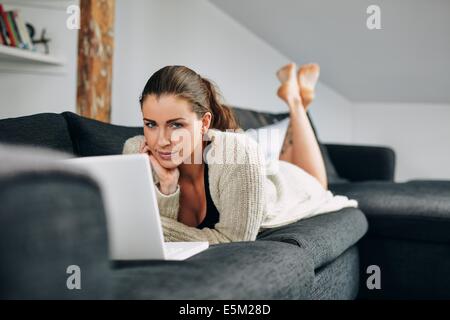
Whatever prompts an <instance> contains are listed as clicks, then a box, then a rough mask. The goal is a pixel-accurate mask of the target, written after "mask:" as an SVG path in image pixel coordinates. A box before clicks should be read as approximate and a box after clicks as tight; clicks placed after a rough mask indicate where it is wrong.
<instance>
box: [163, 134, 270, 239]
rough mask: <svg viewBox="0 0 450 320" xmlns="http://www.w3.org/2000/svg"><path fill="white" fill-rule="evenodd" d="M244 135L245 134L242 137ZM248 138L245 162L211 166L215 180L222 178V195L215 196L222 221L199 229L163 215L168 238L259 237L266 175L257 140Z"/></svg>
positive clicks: (219, 186) (220, 184)
mask: <svg viewBox="0 0 450 320" xmlns="http://www.w3.org/2000/svg"><path fill="white" fill-rule="evenodd" d="M240 135H241V134H240ZM243 138H244V135H243V134H242V135H241V137H240V138H239V139H243ZM245 139H246V140H248V142H247V143H248V147H246V156H245V161H244V163H241V164H238V163H237V164H236V163H235V164H212V163H211V164H209V165H208V166H209V168H210V178H211V181H218V185H217V190H218V193H219V194H217V195H216V197H215V198H216V201H217V209H218V210H219V212H220V220H219V222H218V223H217V224H216V225H215V227H214V229H209V228H203V229H197V228H194V227H189V226H187V225H185V224H183V223H181V222H178V221H176V220H175V219H171V218H168V217H161V221H162V225H163V230H164V237H165V240H166V241H208V242H209V243H210V244H216V243H223V242H232V241H253V240H255V239H256V236H257V235H258V231H259V228H260V226H261V223H262V220H263V217H264V213H265V208H266V206H265V205H266V204H265V198H264V194H265V190H264V179H265V175H264V172H263V170H264V168H263V164H262V163H261V154H260V153H259V152H258V149H257V148H258V147H257V144H256V142H254V141H250V139H248V138H245ZM238 150H239V148H238ZM241 150H242V149H241ZM213 192H214V190H213ZM213 200H214V197H213Z"/></svg>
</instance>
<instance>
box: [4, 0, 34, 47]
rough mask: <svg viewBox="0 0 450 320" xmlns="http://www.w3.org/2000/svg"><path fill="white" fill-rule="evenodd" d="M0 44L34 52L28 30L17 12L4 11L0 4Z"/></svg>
mask: <svg viewBox="0 0 450 320" xmlns="http://www.w3.org/2000/svg"><path fill="white" fill-rule="evenodd" d="M0 44H2V45H5V46H10V47H15V48H20V49H24V50H30V51H35V48H34V45H33V42H32V40H31V37H30V34H29V32H28V28H27V26H26V24H25V22H24V20H23V19H22V17H21V15H20V12H19V11H18V10H9V11H5V9H4V7H3V5H2V4H1V3H0Z"/></svg>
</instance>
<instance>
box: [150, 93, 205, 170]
mask: <svg viewBox="0 0 450 320" xmlns="http://www.w3.org/2000/svg"><path fill="white" fill-rule="evenodd" d="M142 115H143V119H144V135H145V140H146V141H147V145H148V147H149V149H150V151H151V153H152V154H153V155H154V156H155V157H156V159H157V160H158V161H159V163H160V164H161V165H162V166H163V167H165V168H167V169H170V168H175V167H178V166H179V165H180V164H182V163H201V159H202V141H203V138H202V127H203V128H204V130H205V132H206V130H208V128H209V125H210V123H211V113H209V112H207V113H206V114H205V115H203V117H202V119H198V117H197V115H196V114H195V113H194V112H193V111H192V106H191V105H190V103H189V102H188V101H187V100H186V99H183V98H179V97H176V96H175V95H161V96H160V97H159V99H156V96H155V95H149V96H147V97H146V98H145V99H144V102H143V104H142ZM199 161H200V162H199Z"/></svg>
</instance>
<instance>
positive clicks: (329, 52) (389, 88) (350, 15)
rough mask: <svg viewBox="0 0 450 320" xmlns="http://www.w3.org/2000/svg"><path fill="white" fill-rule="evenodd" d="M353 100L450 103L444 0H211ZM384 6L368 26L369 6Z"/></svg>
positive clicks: (449, 26) (448, 15)
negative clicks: (376, 22)
mask: <svg viewBox="0 0 450 320" xmlns="http://www.w3.org/2000/svg"><path fill="white" fill-rule="evenodd" d="M210 2H211V3H213V4H214V5H215V6H216V7H218V8H219V9H221V10H222V11H224V12H225V13H227V14H228V15H230V16H231V17H232V18H234V19H235V20H236V21H238V22H239V23H241V24H242V25H244V26H245V27H247V28H248V29H249V30H250V31H252V32H253V33H254V34H256V35H257V36H259V37H260V38H262V39H263V40H264V41H266V42H267V43H269V44H270V45H271V46H273V47H274V48H276V49H277V50H278V51H280V52H281V53H282V54H284V55H285V56H287V57H289V59H291V60H292V61H295V62H296V63H298V64H301V63H306V62H318V63H319V64H320V65H321V80H322V81H323V82H324V83H325V84H327V85H329V86H330V87H332V88H334V89H335V90H336V91H337V92H339V93H341V94H342V95H344V96H345V97H346V98H347V99H349V100H351V101H354V102H426V103H444V104H448V103H450V1H448V0H395V1H392V0H376V1H373V0H371V1H367V0H340V1H333V0H310V1H306V0H210ZM372 4H376V5H378V6H379V7H380V9H381V27H382V29H381V30H369V29H368V28H367V26H366V20H367V18H368V16H369V14H367V13H366V9H367V7H368V6H369V5H372Z"/></svg>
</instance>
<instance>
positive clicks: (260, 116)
mask: <svg viewBox="0 0 450 320" xmlns="http://www.w3.org/2000/svg"><path fill="white" fill-rule="evenodd" d="M231 109H232V111H233V113H234V115H235V117H236V118H237V120H238V123H239V126H240V127H241V128H242V129H243V130H248V129H256V128H260V127H264V126H267V125H270V124H273V123H275V122H277V121H280V120H283V119H284V118H287V117H289V113H270V112H260V111H255V110H250V109H243V108H239V107H231Z"/></svg>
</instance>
